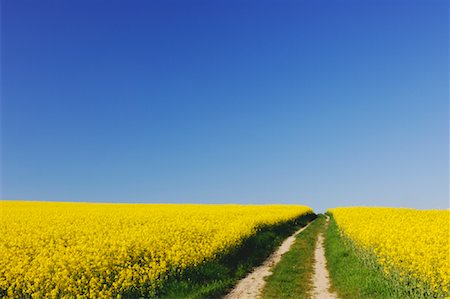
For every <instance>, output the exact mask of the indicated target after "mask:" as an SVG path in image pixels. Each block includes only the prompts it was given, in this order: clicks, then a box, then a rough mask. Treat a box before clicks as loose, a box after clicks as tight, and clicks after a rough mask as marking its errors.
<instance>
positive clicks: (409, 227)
mask: <svg viewBox="0 0 450 299" xmlns="http://www.w3.org/2000/svg"><path fill="white" fill-rule="evenodd" d="M329 211H330V212H331V213H332V215H333V217H334V219H335V221H336V223H337V225H338V227H339V229H340V230H341V233H342V234H343V235H344V236H346V237H348V238H349V239H350V240H352V241H353V242H354V243H355V245H356V246H357V247H360V248H363V249H366V250H367V252H369V253H370V254H373V255H374V256H375V257H376V260H377V262H378V263H379V264H380V265H381V266H382V268H383V271H384V273H385V275H386V276H388V277H391V278H394V279H396V281H398V283H399V287H400V286H402V287H406V288H409V289H410V290H411V291H412V292H416V293H421V294H424V296H425V297H426V298H429V297H435V296H438V297H443V296H446V295H448V293H449V288H450V246H449V242H450V210H414V209H397V208H362V207H361V208H360V207H355V208H336V209H331V210H329Z"/></svg>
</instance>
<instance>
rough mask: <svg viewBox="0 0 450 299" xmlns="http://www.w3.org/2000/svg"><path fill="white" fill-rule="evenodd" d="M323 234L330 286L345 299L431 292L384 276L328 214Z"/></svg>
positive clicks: (404, 298) (417, 297)
mask: <svg viewBox="0 0 450 299" xmlns="http://www.w3.org/2000/svg"><path fill="white" fill-rule="evenodd" d="M325 235H326V237H325V256H326V258H327V266H328V270H329V272H330V278H331V283H332V288H333V289H334V290H335V291H337V293H338V294H339V296H340V297H341V298H346V299H347V298H349V299H409V298H411V299H424V298H444V297H445V296H442V297H435V296H431V295H430V294H429V293H428V294H427V293H424V292H423V290H421V289H417V288H416V286H415V285H416V284H415V283H413V284H411V285H410V284H407V283H404V282H401V281H400V278H399V277H396V276H394V275H390V276H387V275H385V274H384V272H383V268H382V266H381V265H380V264H378V263H377V261H376V258H375V256H374V255H373V254H371V253H370V252H368V251H365V250H362V249H361V248H357V247H356V246H355V245H354V244H353V242H351V240H349V239H347V238H346V237H345V236H342V235H341V234H340V231H339V228H338V226H337V224H336V222H335V220H334V219H333V216H332V215H331V214H330V222H329V226H328V229H327V231H326V234H325Z"/></svg>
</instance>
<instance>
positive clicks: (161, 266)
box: [0, 201, 312, 298]
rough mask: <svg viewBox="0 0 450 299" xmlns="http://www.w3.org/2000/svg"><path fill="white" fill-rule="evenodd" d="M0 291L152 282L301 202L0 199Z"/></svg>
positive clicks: (139, 289) (72, 290)
mask: <svg viewBox="0 0 450 299" xmlns="http://www.w3.org/2000/svg"><path fill="white" fill-rule="evenodd" d="M0 213H1V214H0V215H1V219H0V224H1V225H0V235H1V239H0V297H3V296H6V297H10V298H17V297H24V296H26V297H28V296H30V295H31V296H33V297H35V298H42V297H47V298H61V297H70V298H73V297H77V295H83V296H87V297H90V298H100V297H106V298H112V297H117V295H119V294H130V293H133V294H139V293H147V294H148V292H151V291H152V290H155V289H156V288H157V287H158V286H160V285H161V283H162V282H163V281H164V280H165V279H166V278H167V276H168V275H169V274H170V273H172V274H173V273H174V272H180V271H183V269H186V268H188V267H195V266H196V265H198V264H200V263H202V262H203V261H205V260H210V259H214V257H215V256H216V255H217V254H218V253H223V252H226V251H227V249H230V248H233V247H235V246H237V245H239V244H240V243H241V241H242V240H243V239H244V238H247V237H249V236H251V235H252V234H255V232H256V231H257V229H258V228H259V227H261V226H264V225H273V224H277V223H280V222H285V221H289V220H293V219H294V218H297V217H299V216H301V215H304V214H308V213H312V210H311V209H310V208H308V207H305V206H242V205H181V204H180V205H175V204H173V205H172V204H93V203H49V202H25V201H1V202H0Z"/></svg>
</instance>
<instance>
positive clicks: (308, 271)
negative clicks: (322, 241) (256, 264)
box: [262, 215, 325, 299]
mask: <svg viewBox="0 0 450 299" xmlns="http://www.w3.org/2000/svg"><path fill="white" fill-rule="evenodd" d="M324 222H325V217H324V216H323V215H319V216H318V218H317V219H316V220H315V221H314V222H312V223H311V224H310V226H309V227H308V228H307V229H305V230H304V231H303V232H302V233H300V234H299V235H298V236H297V239H296V240H295V243H294V244H293V245H292V247H291V249H290V250H289V251H288V252H287V253H285V254H284V255H283V257H282V258H281V261H280V262H279V263H278V264H277V265H276V266H275V268H274V269H273V274H272V275H271V276H269V277H268V278H267V284H266V286H265V288H264V290H263V294H262V295H263V298H299V299H300V298H309V297H310V292H311V288H312V282H311V279H312V273H313V262H314V249H315V244H316V240H317V236H318V234H319V232H320V231H323V229H324Z"/></svg>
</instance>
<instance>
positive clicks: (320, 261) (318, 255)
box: [312, 218, 339, 299]
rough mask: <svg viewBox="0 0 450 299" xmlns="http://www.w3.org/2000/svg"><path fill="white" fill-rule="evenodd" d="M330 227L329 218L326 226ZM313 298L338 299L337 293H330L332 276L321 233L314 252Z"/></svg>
mask: <svg viewBox="0 0 450 299" xmlns="http://www.w3.org/2000/svg"><path fill="white" fill-rule="evenodd" d="M325 225H328V218H327V220H326V224H325ZM313 287H314V289H313V296H312V297H313V298H314V299H338V298H339V297H338V296H337V295H336V294H335V293H331V292H330V291H329V288H330V275H329V273H328V269H327V260H326V258H325V250H324V247H323V234H322V233H320V234H319V236H318V239H317V243H316V249H315V251H314V276H313Z"/></svg>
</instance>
